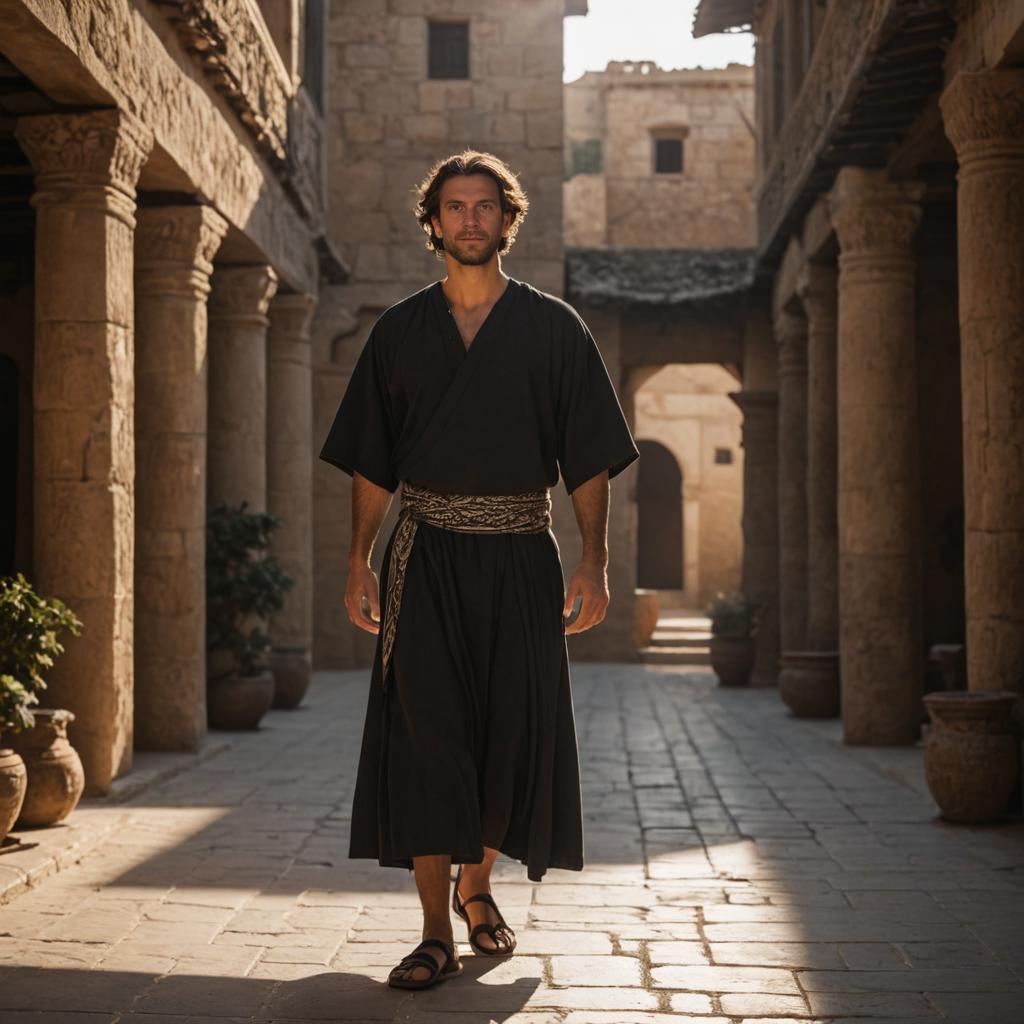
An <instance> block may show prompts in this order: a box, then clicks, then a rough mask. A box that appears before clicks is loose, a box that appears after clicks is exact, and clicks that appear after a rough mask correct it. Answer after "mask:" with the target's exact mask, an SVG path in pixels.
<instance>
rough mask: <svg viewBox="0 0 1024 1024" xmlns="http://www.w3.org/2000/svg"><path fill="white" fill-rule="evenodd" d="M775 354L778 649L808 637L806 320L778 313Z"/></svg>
mask: <svg viewBox="0 0 1024 1024" xmlns="http://www.w3.org/2000/svg"><path fill="white" fill-rule="evenodd" d="M775 339H776V344H777V345H778V350H779V416H778V423H779V435H778V436H779V445H778V458H779V614H780V639H781V643H782V651H783V652H786V651H802V650H803V649H804V643H805V639H806V633H807V319H806V318H805V317H804V316H803V315H802V314H800V313H789V312H782V313H780V314H779V315H778V317H777V318H776V321H775Z"/></svg>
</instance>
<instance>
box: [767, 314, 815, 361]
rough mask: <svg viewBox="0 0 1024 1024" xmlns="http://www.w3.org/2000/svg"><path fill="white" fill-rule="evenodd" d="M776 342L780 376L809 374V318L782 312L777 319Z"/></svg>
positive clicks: (775, 325)
mask: <svg viewBox="0 0 1024 1024" xmlns="http://www.w3.org/2000/svg"><path fill="white" fill-rule="evenodd" d="M774 329H775V342H776V344H777V346H778V350H779V376H780V377H782V376H799V375H802V374H806V373H807V317H805V316H804V315H803V314H802V313H792V312H789V311H788V310H782V311H781V312H780V313H778V314H777V315H776V317H775V324H774Z"/></svg>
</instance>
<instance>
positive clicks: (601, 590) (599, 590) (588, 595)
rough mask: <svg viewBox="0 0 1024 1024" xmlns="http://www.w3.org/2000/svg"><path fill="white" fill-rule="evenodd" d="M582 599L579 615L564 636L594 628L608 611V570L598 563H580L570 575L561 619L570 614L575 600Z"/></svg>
mask: <svg viewBox="0 0 1024 1024" xmlns="http://www.w3.org/2000/svg"><path fill="white" fill-rule="evenodd" d="M577 597H582V598H583V603H582V604H581V605H580V613H579V615H577V616H576V618H575V619H574V620H573V621H572V624H571V625H569V624H567V625H566V627H565V635H566V636H569V634H571V633H582V632H583V631H584V630H585V629H590V627H591V626H596V625H597V624H598V623H599V622H601V621H603V620H604V616H605V612H606V611H607V610H608V602H609V600H610V597H609V594H608V570H607V569H606V568H605V566H604V564H603V563H600V562H588V561H583V562H580V564H579V567H578V568H577V569H576V571H575V572H574V573H573V574H572V579H570V580H569V586H568V588H567V589H566V592H565V605H564V606H563V608H562V618H563V619H567V618H568V617H569V615H570V613H571V612H572V606H573V605H574V604H575V603H576V598H577Z"/></svg>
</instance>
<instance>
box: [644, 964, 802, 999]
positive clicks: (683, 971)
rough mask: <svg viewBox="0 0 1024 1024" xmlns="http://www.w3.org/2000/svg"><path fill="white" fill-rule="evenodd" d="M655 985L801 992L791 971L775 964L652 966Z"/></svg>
mask: <svg viewBox="0 0 1024 1024" xmlns="http://www.w3.org/2000/svg"><path fill="white" fill-rule="evenodd" d="M651 977H652V979H653V981H654V986H655V987H656V988H682V989H693V990H694V991H696V992H767V993H772V994H778V995H798V994H799V992H800V989H799V988H798V987H797V984H796V981H795V979H794V977H793V974H792V972H791V971H784V970H781V969H779V968H772V967H652V968H651Z"/></svg>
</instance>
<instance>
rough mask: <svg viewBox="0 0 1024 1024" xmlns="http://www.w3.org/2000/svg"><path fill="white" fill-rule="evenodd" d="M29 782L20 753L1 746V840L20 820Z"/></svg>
mask: <svg viewBox="0 0 1024 1024" xmlns="http://www.w3.org/2000/svg"><path fill="white" fill-rule="evenodd" d="M27 782H28V773H27V772H26V771H25V762H24V761H22V759H21V757H20V755H18V754H16V753H15V752H14V751H13V750H11V749H10V748H9V747H3V748H0V841H3V839H4V838H6V836H7V833H8V832H10V831H11V829H12V828H13V827H14V823H15V822H16V821H17V820H18V815H19V814H20V813H21V805H22V802H23V801H24V799H25V787H26V784H27Z"/></svg>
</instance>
